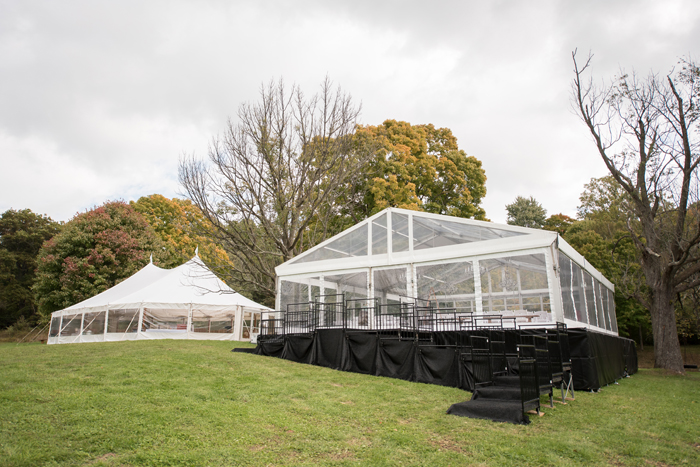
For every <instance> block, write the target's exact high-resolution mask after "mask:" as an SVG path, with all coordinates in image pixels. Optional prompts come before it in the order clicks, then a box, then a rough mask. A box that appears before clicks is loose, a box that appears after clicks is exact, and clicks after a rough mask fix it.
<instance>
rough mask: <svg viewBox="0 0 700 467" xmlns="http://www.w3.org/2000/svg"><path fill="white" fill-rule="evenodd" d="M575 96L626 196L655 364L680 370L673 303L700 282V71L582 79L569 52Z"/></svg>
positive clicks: (686, 65) (690, 67) (683, 66)
mask: <svg viewBox="0 0 700 467" xmlns="http://www.w3.org/2000/svg"><path fill="white" fill-rule="evenodd" d="M572 58H573V61H574V80H573V83H572V95H573V101H574V106H575V108H576V111H577V114H578V115H579V116H580V117H581V119H582V120H583V122H584V123H585V124H586V126H587V127H588V130H589V131H590V133H591V135H592V136H593V139H594V141H595V144H596V147H597V149H598V153H599V154H600V156H601V157H602V158H603V161H604V162H605V165H606V167H607V168H608V170H609V171H610V174H611V175H612V176H613V178H614V179H615V181H616V182H617V183H618V184H619V185H620V186H621V187H622V188H623V189H624V190H625V192H626V193H627V194H628V195H629V197H630V200H631V201H630V206H631V209H630V212H629V213H628V216H629V217H628V221H627V228H628V230H629V232H630V235H631V237H632V239H633V241H634V244H635V246H636V248H637V250H638V252H639V257H640V260H641V265H642V269H643V271H644V276H645V282H646V283H645V286H646V287H643V288H640V289H639V290H640V293H639V294H638V296H637V297H636V298H638V299H639V300H640V302H641V303H642V304H643V305H644V306H645V307H647V309H648V310H649V311H650V312H651V321H652V329H653V334H654V357H655V365H656V366H657V367H660V368H665V369H668V370H671V371H674V372H678V373H683V372H684V370H683V360H682V357H681V351H680V344H679V341H678V332H677V328H676V319H675V310H674V301H675V298H676V296H677V294H678V293H680V292H683V291H685V290H689V289H691V288H693V287H696V286H698V285H700V280H695V279H696V278H697V275H696V273H697V272H698V271H700V254H699V253H700V252H699V251H698V243H699V242H700V228H699V227H700V225H699V223H698V220H699V219H700V216H698V215H696V214H693V211H696V210H697V204H696V203H697V201H698V188H699V184H698V173H697V170H696V169H697V166H698V163H699V162H700V154H698V146H699V144H700V142H699V139H698V136H699V135H700V134H699V133H698V131H699V130H700V127H699V125H698V123H699V121H698V117H699V115H700V114H698V104H699V103H700V102H699V101H700V86H699V85H700V71H699V69H698V66H697V65H696V64H695V63H693V62H692V61H690V60H683V61H681V63H680V66H679V69H678V70H674V71H672V72H671V73H670V74H669V75H668V76H666V77H659V76H657V75H655V74H653V73H652V74H650V75H649V76H648V77H647V78H646V79H640V78H638V77H637V76H636V75H635V74H634V73H633V74H632V75H628V74H624V73H621V76H619V77H618V78H617V79H616V80H614V81H613V82H611V83H610V84H608V85H601V86H596V85H595V84H594V83H593V81H592V80H588V81H586V82H584V81H583V75H584V73H586V71H587V70H588V69H589V68H590V65H591V59H592V56H591V55H589V56H588V58H587V59H586V61H585V63H584V64H583V66H580V65H579V63H578V62H577V61H576V51H574V52H573V54H572Z"/></svg>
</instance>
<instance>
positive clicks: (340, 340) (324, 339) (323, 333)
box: [313, 329, 346, 370]
mask: <svg viewBox="0 0 700 467" xmlns="http://www.w3.org/2000/svg"><path fill="white" fill-rule="evenodd" d="M345 345H346V344H345V330H344V329H319V330H317V331H316V339H315V340H314V359H315V360H314V361H313V363H315V364H316V365H318V366H325V367H327V368H333V369H334V370H340V369H342V368H343V357H344V355H345Z"/></svg>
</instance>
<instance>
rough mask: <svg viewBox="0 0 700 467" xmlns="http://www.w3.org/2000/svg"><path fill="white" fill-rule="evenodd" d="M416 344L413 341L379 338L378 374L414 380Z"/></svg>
mask: <svg viewBox="0 0 700 467" xmlns="http://www.w3.org/2000/svg"><path fill="white" fill-rule="evenodd" d="M415 354H416V346H415V345H414V342H413V341H407V340H406V341H405V340H400V339H382V338H380V339H379V342H378V345H377V363H376V373H375V374H376V375H377V376H387V377H389V378H397V379H404V380H407V381H414V366H415V364H414V359H415Z"/></svg>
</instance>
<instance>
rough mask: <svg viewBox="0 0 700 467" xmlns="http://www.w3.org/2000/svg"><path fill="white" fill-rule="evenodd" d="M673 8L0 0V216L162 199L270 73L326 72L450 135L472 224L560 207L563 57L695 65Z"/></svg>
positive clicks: (642, 68)
mask: <svg viewBox="0 0 700 467" xmlns="http://www.w3.org/2000/svg"><path fill="white" fill-rule="evenodd" d="M699 17H700V5H698V6H696V3H695V2H691V1H675V2H671V1H669V2H653V1H646V2H637V1H618V2H602V1H595V2H578V3H577V2H554V1H551V2H545V1H543V2H535V3H532V2H527V3H524V2H444V3H440V2H438V3H432V4H430V6H427V5H426V4H425V3H424V2H404V1H401V2H398V1H387V2H376V1H373V2H370V1H364V0H360V1H353V2H342V3H339V2H324V1H317V0H308V1H301V2H286V1H263V2H253V1H250V2H234V3H230V2H213V1H212V2H186V1H181V2H157V3H156V2H148V3H145V4H144V3H143V2H119V3H116V4H111V3H107V2H104V3H103V2H93V1H83V2H81V1H67V2H60V3H59V4H56V3H55V2H19V1H16V2H1V3H0V158H1V161H2V166H3V170H2V171H0V212H1V211H4V210H5V209H8V208H9V207H14V208H24V207H29V208H31V209H33V210H35V211H38V212H42V213H43V212H45V213H47V214H49V215H51V216H53V217H54V218H58V219H62V220H67V219H68V218H70V217H71V216H72V215H73V214H74V213H75V212H76V211H79V210H83V209H86V208H88V207H90V206H92V205H94V204H100V203H102V202H103V201H104V200H106V199H118V198H123V199H131V198H138V197H139V196H143V195H148V194H151V193H155V192H160V193H162V194H165V195H166V196H174V195H175V194H176V193H177V192H178V191H179V188H178V186H177V181H176V171H177V161H178V158H179V156H180V155H181V154H183V153H188V154H189V153H193V152H194V153H195V154H198V155H200V156H204V154H205V153H206V148H207V144H208V142H209V141H210V139H211V137H212V136H214V135H215V134H217V133H218V132H219V131H221V129H223V127H224V125H225V122H226V119H227V118H228V117H229V116H231V117H235V111H236V108H237V107H238V105H239V104H240V103H241V102H244V101H251V100H256V98H257V93H258V90H259V87H260V84H261V83H263V82H267V81H269V80H270V79H276V78H279V77H283V78H284V79H285V80H286V81H288V82H297V83H299V84H300V85H301V86H302V87H303V88H304V89H306V90H307V92H309V93H311V92H314V91H315V90H316V89H317V85H318V83H319V82H320V81H321V80H322V79H323V77H324V76H325V75H326V74H328V75H329V76H330V77H331V78H332V79H333V80H334V81H335V82H337V83H338V84H340V85H342V87H343V88H344V89H345V90H347V91H349V92H351V93H352V94H353V96H354V97H355V98H356V99H357V100H361V101H362V103H363V115H362V120H363V122H364V123H369V124H378V123H380V122H381V121H383V120H385V119H387V118H394V119H400V120H407V121H410V122H412V123H434V124H435V125H437V126H441V127H448V128H451V129H452V130H453V132H454V134H455V135H456V136H457V137H458V139H459V142H460V146H461V147H462V148H463V149H465V150H466V151H467V153H469V154H471V155H474V156H476V157H477V158H479V159H480V160H482V161H483V163H484V167H485V169H486V173H487V176H488V182H487V187H488V190H489V192H488V195H487V197H486V200H485V208H486V211H487V215H488V216H489V217H490V218H492V219H493V220H495V221H504V220H505V210H504V205H505V204H506V203H508V202H511V201H512V200H513V199H514V198H515V197H516V196H517V195H525V196H528V195H533V196H535V197H536V198H537V199H538V200H539V201H540V202H542V204H543V205H544V206H545V207H546V208H547V209H548V211H549V212H550V213H556V212H564V213H567V214H570V215H573V214H574V213H575V208H576V205H577V203H578V196H579V194H580V192H581V190H582V188H583V184H584V183H586V182H587V181H588V180H589V179H590V178H591V177H594V176H601V175H604V174H605V168H604V167H603V165H602V163H601V162H600V161H599V160H598V157H597V155H596V154H595V151H594V147H593V145H592V144H591V142H590V140H589V138H588V136H587V135H586V132H585V128H584V127H583V125H582V124H581V123H580V122H579V121H578V120H577V119H576V117H575V115H574V114H573V113H572V112H571V110H570V105H569V83H570V80H571V68H572V67H571V56H570V53H571V50H573V49H574V48H576V47H578V48H579V50H580V51H581V52H580V53H582V54H586V53H587V52H588V50H592V51H593V52H594V53H595V61H594V73H595V74H596V76H598V77H601V78H602V77H607V78H609V77H612V76H613V75H614V74H615V73H616V72H618V70H619V68H620V67H626V68H628V69H629V68H632V67H634V68H636V69H637V70H638V71H639V72H640V73H642V74H645V73H646V72H647V71H648V70H649V69H654V70H656V71H659V72H662V73H665V72H667V71H668V70H669V69H670V68H671V67H672V66H673V65H674V64H675V63H676V62H677V60H678V58H679V57H680V56H683V55H688V54H696V55H697V47H698V45H697V44H700V41H699V40H698V39H700V32H699V30H698V24H700V23H699V22H698V18H699Z"/></svg>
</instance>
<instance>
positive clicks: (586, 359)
mask: <svg viewBox="0 0 700 467" xmlns="http://www.w3.org/2000/svg"><path fill="white" fill-rule="evenodd" d="M568 334H569V348H570V349H571V366H572V371H571V372H572V374H573V376H574V387H575V388H576V389H583V390H594V391H595V390H597V389H599V388H601V387H602V386H605V385H606V384H610V383H613V382H615V380H617V379H620V377H621V376H624V374H625V373H627V374H630V375H631V374H634V373H636V372H637V369H638V367H637V348H636V346H635V343H634V341H633V340H631V339H625V338H624V337H616V336H609V335H607V334H601V333H598V332H592V331H587V330H585V329H569V330H568Z"/></svg>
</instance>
